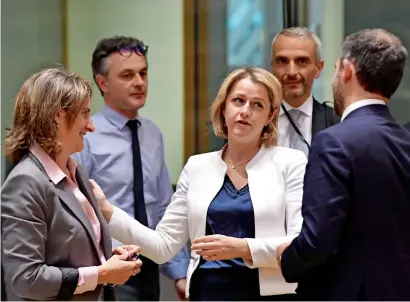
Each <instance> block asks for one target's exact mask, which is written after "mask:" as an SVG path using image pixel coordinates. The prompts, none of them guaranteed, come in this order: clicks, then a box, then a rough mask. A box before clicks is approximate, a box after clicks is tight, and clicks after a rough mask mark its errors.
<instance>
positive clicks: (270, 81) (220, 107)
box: [211, 68, 282, 147]
mask: <svg viewBox="0 0 410 302" xmlns="http://www.w3.org/2000/svg"><path fill="white" fill-rule="evenodd" d="M248 78H249V79H250V80H251V81H252V82H254V83H256V84H261V85H263V86H265V88H266V89H267V91H268V95H269V100H270V103H271V108H270V114H271V115H272V114H275V115H274V117H273V119H272V120H271V122H270V123H269V124H268V125H267V126H265V127H264V129H263V131H262V133H261V143H262V144H263V145H265V146H267V147H268V146H272V145H276V143H277V138H278V117H279V108H280V104H281V102H282V86H281V84H280V82H279V81H278V79H277V78H276V77H275V76H274V75H273V74H272V73H270V72H269V71H266V70H264V69H261V68H244V69H242V68H241V69H237V70H234V71H233V72H232V73H231V74H229V75H228V76H227V77H226V78H225V80H224V81H223V83H222V85H221V88H220V89H219V91H218V94H217V96H216V98H215V100H214V102H213V103H212V106H211V122H212V126H213V129H214V132H215V135H216V136H219V137H224V138H227V137H228V129H227V127H226V124H225V118H224V114H223V112H224V110H225V104H226V99H227V98H228V96H229V94H230V93H231V92H232V88H233V87H234V86H235V85H236V83H238V82H239V81H240V80H243V79H248Z"/></svg>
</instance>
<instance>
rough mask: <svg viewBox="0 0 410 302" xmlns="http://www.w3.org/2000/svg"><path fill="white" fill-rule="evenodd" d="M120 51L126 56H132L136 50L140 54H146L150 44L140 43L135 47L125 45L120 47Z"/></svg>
mask: <svg viewBox="0 0 410 302" xmlns="http://www.w3.org/2000/svg"><path fill="white" fill-rule="evenodd" d="M118 52H119V53H120V55H122V56H124V57H130V56H131V55H132V53H133V52H135V53H136V54H137V55H139V56H145V55H146V54H147V52H148V45H144V44H139V45H137V46H134V47H130V46H125V47H122V48H120V49H118Z"/></svg>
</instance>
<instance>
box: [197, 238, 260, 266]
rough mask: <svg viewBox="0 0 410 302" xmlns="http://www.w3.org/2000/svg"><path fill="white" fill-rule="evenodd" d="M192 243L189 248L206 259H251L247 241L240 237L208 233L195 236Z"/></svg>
mask: <svg viewBox="0 0 410 302" xmlns="http://www.w3.org/2000/svg"><path fill="white" fill-rule="evenodd" d="M192 243H193V244H192V246H191V249H192V250H193V251H197V252H196V253H197V254H198V255H201V256H202V257H203V258H204V259H205V260H208V261H215V260H229V259H234V258H244V259H249V260H251V259H252V256H251V253H250V250H249V247H248V243H247V242H246V240H245V239H242V238H234V237H228V236H224V235H209V236H203V237H198V238H195V239H194V240H193V241H192Z"/></svg>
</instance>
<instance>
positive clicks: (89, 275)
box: [74, 266, 98, 295]
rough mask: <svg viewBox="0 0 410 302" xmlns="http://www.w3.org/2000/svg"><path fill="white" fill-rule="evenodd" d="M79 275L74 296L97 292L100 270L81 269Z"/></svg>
mask: <svg viewBox="0 0 410 302" xmlns="http://www.w3.org/2000/svg"><path fill="white" fill-rule="evenodd" d="M78 273H79V278H78V283H77V288H76V290H75V292H74V295H78V294H82V293H84V292H87V291H93V290H95V288H96V287H97V283H98V268H97V267H96V266H89V267H80V268H79V269H78Z"/></svg>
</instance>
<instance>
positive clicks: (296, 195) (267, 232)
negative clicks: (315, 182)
mask: <svg viewBox="0 0 410 302" xmlns="http://www.w3.org/2000/svg"><path fill="white" fill-rule="evenodd" d="M281 100H282V92H281V86H280V84H279V81H278V80H277V79H276V78H275V77H274V76H273V75H272V74H271V73H269V72H268V71H265V70H263V69H259V68H248V69H239V70H236V71H234V72H232V73H231V74H230V75H229V76H228V77H227V78H226V79H225V81H224V82H223V84H222V86H221V88H220V90H219V92H218V95H217V97H216V99H215V101H214V103H213V105H212V108H211V112H212V123H213V127H214V131H215V134H216V135H217V136H222V137H225V138H227V141H228V142H227V144H226V145H225V146H224V148H223V149H222V150H220V151H218V152H210V153H205V154H200V155H195V156H192V157H190V158H189V160H188V162H187V164H186V165H185V167H184V169H183V171H182V173H181V176H180V178H179V181H178V184H177V189H176V192H175V194H174V195H173V197H172V200H171V203H170V205H169V206H168V208H167V210H166V212H165V215H164V217H163V218H162V220H161V222H160V223H159V224H158V226H157V228H156V230H151V229H149V228H147V227H145V226H143V225H141V224H140V223H138V222H137V221H136V220H134V219H133V218H130V217H129V216H128V214H127V213H125V212H123V211H122V210H121V209H119V208H117V207H114V206H112V205H111V204H110V203H109V202H108V201H106V199H105V196H104V194H103V193H102V191H101V189H100V188H99V187H98V185H97V184H95V183H94V186H95V194H96V195H97V196H98V198H99V203H100V207H101V209H102V212H103V214H104V216H105V218H106V219H107V221H108V222H109V227H110V231H111V233H112V236H113V237H114V238H115V239H117V240H119V241H121V242H123V243H124V244H131V243H132V244H137V245H139V246H140V247H141V249H142V250H141V254H143V255H144V256H146V257H148V258H150V259H152V260H153V261H155V262H157V263H164V262H167V261H168V260H170V259H171V258H172V257H173V256H174V255H175V254H177V253H178V252H179V251H180V250H181V248H182V247H183V246H184V245H185V244H186V243H187V242H188V240H191V242H192V243H193V244H192V247H191V248H192V252H191V260H190V265H189V268H188V272H187V288H186V295H187V297H189V298H190V300H254V301H256V300H292V299H293V297H294V296H292V295H289V294H291V293H294V290H295V285H294V284H287V283H286V282H285V280H284V279H283V277H282V274H281V271H280V269H279V267H278V263H277V260H276V248H277V247H278V246H279V245H280V244H281V243H284V242H289V241H291V240H292V239H293V238H294V237H296V236H297V234H298V233H299V232H300V229H301V226H302V216H301V202H302V195H303V177H304V172H305V166H306V162H307V159H306V157H305V155H304V154H303V153H302V152H301V151H297V150H292V149H289V148H284V147H277V146H276V140H277V119H278V113H279V106H280V102H281ZM142 269H143V268H142Z"/></svg>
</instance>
